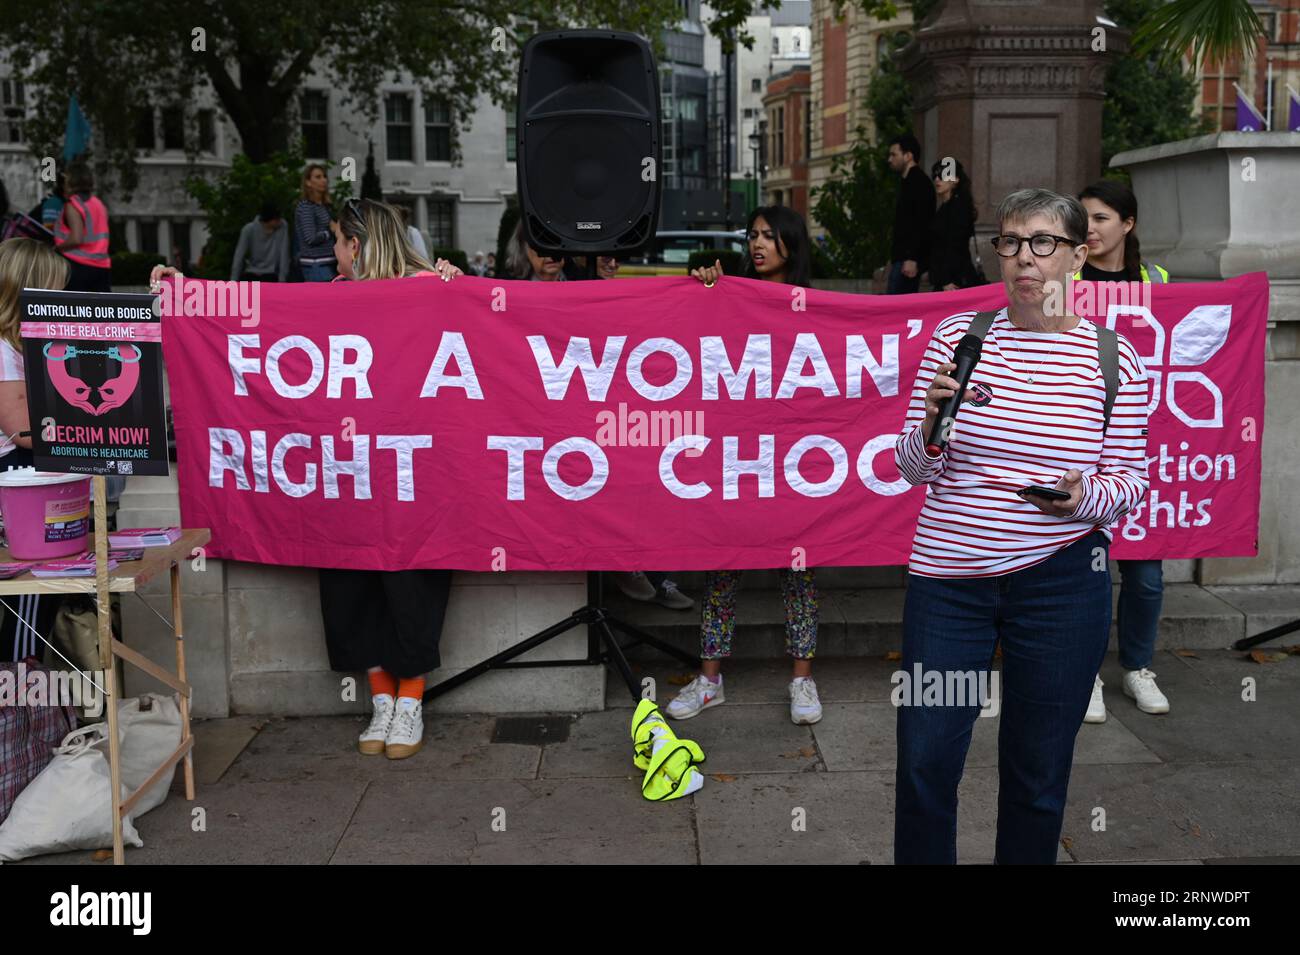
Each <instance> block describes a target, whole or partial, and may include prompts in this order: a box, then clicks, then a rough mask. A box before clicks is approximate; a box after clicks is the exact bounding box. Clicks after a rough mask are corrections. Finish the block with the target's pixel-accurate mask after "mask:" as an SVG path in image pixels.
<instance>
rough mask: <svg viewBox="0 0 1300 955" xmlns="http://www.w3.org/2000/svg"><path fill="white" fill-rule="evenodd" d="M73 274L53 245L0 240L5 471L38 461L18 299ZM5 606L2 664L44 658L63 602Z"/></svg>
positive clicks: (18, 600)
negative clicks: (44, 636)
mask: <svg viewBox="0 0 1300 955" xmlns="http://www.w3.org/2000/svg"><path fill="white" fill-rule="evenodd" d="M70 273H71V267H70V266H69V265H68V260H67V259H65V258H64V257H63V256H61V255H59V253H57V252H55V251H54V249H53V248H52V247H51V246H50V245H49V244H48V243H45V242H41V241H38V240H37V239H25V238H15V239H6V240H5V241H4V242H0V470H4V469H6V468H11V467H31V465H32V463H33V462H32V451H31V448H32V439H31V431H30V428H31V424H30V421H29V418H28V413H27V383H26V381H25V377H26V376H25V373H24V369H23V352H22V347H23V345H22V338H21V337H20V335H19V328H20V326H21V324H22V316H21V314H20V313H19V308H18V296H19V295H21V294H22V290H23V289H25V288H40V289H55V290H61V289H64V288H66V287H67V285H68V277H69V275H70ZM0 602H3V604H4V607H2V608H0V660H21V659H23V658H24V657H28V656H35V655H39V653H40V642H39V640H38V639H37V637H36V634H38V633H49V632H50V630H51V628H52V627H53V625H54V616H55V614H56V613H58V609H59V604H60V598H58V597H54V598H51V597H49V596H45V597H41V596H37V595H27V596H16V597H3V598H0Z"/></svg>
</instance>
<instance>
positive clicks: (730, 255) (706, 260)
mask: <svg viewBox="0 0 1300 955" xmlns="http://www.w3.org/2000/svg"><path fill="white" fill-rule="evenodd" d="M714 262H721V263H722V274H723V275H740V274H741V272H743V271H744V268H745V254H744V253H743V252H737V251H736V250H735V249H698V250H697V251H695V252H692V253H691V254H690V257H689V258H688V259H687V260H686V271H687V272H688V273H689V272H691V271H693V270H695V269H707V268H708V267H709V266H711V265H712V264H713V263H714Z"/></svg>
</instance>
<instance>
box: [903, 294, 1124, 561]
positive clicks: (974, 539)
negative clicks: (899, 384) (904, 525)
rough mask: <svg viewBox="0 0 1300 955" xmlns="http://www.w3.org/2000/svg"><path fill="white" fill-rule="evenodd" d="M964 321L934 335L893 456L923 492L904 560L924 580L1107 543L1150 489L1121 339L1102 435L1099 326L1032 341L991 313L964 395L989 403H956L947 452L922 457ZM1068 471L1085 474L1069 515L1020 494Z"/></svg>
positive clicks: (1031, 335)
mask: <svg viewBox="0 0 1300 955" xmlns="http://www.w3.org/2000/svg"><path fill="white" fill-rule="evenodd" d="M970 321H971V316H970V315H969V314H963V315H954V316H953V317H952V318H949V319H945V320H944V321H943V322H941V323H940V324H939V327H938V328H937V329H935V332H934V337H933V338H932V339H931V340H930V344H929V346H928V347H927V348H926V350H925V357H924V358H923V359H922V360H921V367H920V369H919V370H918V371H917V375H916V383H915V384H914V385H913V387H912V401H911V404H910V405H909V406H908V409H907V420H906V422H905V423H904V425H903V432H902V434H901V435H900V436H899V438H898V444H897V446H896V448H895V460H896V461H897V463H898V470H899V471H900V472H901V473H902V475H903V477H904V478H906V479H907V481H908V482H910V483H912V484H928V485H929V487H928V488H927V489H926V496H925V505H924V506H923V507H922V508H921V515H920V518H919V519H918V521H917V525H916V537H915V538H914V539H913V541H912V557H911V561H910V563H909V569H910V570H911V572H912V573H914V574H919V575H921V576H924V577H993V576H997V575H999V574H1007V573H1010V572H1012V571H1014V570H1020V569H1021V568H1023V567H1029V566H1032V565H1033V564H1037V563H1040V562H1042V561H1044V560H1046V559H1047V558H1049V557H1051V556H1052V555H1053V554H1055V553H1056V552H1057V551H1059V550H1061V549H1062V548H1063V547H1066V546H1068V545H1069V544H1072V543H1074V541H1076V540H1078V539H1079V538H1081V537H1084V536H1085V535H1087V534H1089V533H1091V532H1092V531H1093V530H1096V529H1098V528H1101V529H1102V530H1103V531H1104V532H1105V533H1106V535H1107V537H1109V536H1110V533H1109V531H1106V530H1105V529H1106V528H1107V527H1108V526H1109V525H1111V524H1113V523H1115V521H1117V520H1119V518H1120V517H1122V516H1123V515H1124V513H1125V512H1127V511H1128V510H1129V509H1130V508H1132V507H1134V506H1135V505H1136V504H1137V503H1138V502H1139V501H1141V500H1142V497H1143V495H1145V494H1146V491H1147V460H1146V443H1147V439H1146V427H1147V401H1148V398H1147V373H1146V368H1144V367H1143V365H1142V359H1141V358H1139V357H1138V354H1137V352H1136V351H1135V350H1134V348H1133V346H1132V345H1131V344H1129V342H1128V340H1127V339H1125V338H1124V337H1123V336H1122V335H1121V336H1120V337H1119V391H1118V393H1117V394H1116V396H1115V405H1114V407H1113V408H1112V409H1111V416H1110V425H1109V427H1107V428H1106V429H1105V435H1104V436H1103V434H1102V423H1103V421H1104V417H1105V405H1106V383H1105V381H1104V379H1103V378H1102V374H1101V365H1100V363H1099V361H1098V358H1097V328H1096V326H1095V325H1093V323H1092V322H1090V321H1088V320H1086V319H1080V320H1079V323H1078V325H1076V326H1075V327H1074V328H1072V329H1070V330H1069V331H1068V332H1031V331H1025V330H1023V329H1020V328H1017V327H1016V326H1015V325H1013V324H1012V323H1011V321H1010V320H1009V319H1008V318H1007V311H1006V309H1005V308H1004V309H1002V311H1000V312H998V314H997V317H996V318H995V319H994V320H993V324H992V326H991V327H990V328H989V332H988V335H986V336H985V338H984V348H983V351H982V353H981V355H980V360H979V363H978V364H977V365H976V366H975V371H974V373H973V374H972V375H971V387H974V386H975V385H981V386H983V389H984V391H985V394H984V395H981V398H980V399H979V400H980V404H978V405H977V404H975V403H974V402H970V401H968V402H965V403H963V404H962V406H961V410H960V411H959V412H958V413H957V417H956V419H955V421H954V424H953V426H952V431H951V435H950V438H949V442H948V446H947V447H946V448H945V450H944V452H943V453H942V454H940V455H939V457H937V458H932V457H930V456H929V455H927V454H926V452H925V435H923V434H922V433H921V431H922V423H923V422H924V420H925V392H926V390H927V389H928V388H929V386H930V383H931V382H932V381H933V380H934V376H935V372H936V369H937V368H938V366H939V365H941V364H943V363H945V362H950V361H952V356H953V352H954V350H955V349H956V347H957V343H958V342H959V341H961V339H962V336H964V335H965V334H966V330H967V328H968V326H969V325H970ZM1031 377H1032V378H1033V379H1034V380H1033V382H1032V383H1030V381H1029V379H1030V378H1031ZM986 397H987V398H989V400H988V401H987V402H985V401H984V398H986ZM1070 468H1077V469H1078V470H1079V471H1080V472H1082V474H1083V498H1082V499H1081V500H1080V502H1079V506H1078V508H1077V509H1076V510H1075V512H1074V514H1073V515H1072V516H1071V517H1065V518H1063V517H1053V516H1051V515H1048V514H1044V513H1043V512H1042V511H1040V510H1038V508H1036V507H1034V506H1033V505H1032V504H1030V503H1029V502H1028V501H1023V500H1021V499H1020V498H1019V497H1017V496H1016V491H1018V490H1019V489H1021V488H1023V487H1026V486H1027V485H1030V484H1039V485H1043V486H1045V487H1055V486H1056V482H1057V481H1058V480H1060V478H1061V476H1062V475H1063V474H1064V473H1065V472H1066V471H1067V470H1068V469H1070Z"/></svg>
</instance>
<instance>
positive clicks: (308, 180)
mask: <svg viewBox="0 0 1300 955" xmlns="http://www.w3.org/2000/svg"><path fill="white" fill-rule="evenodd" d="M329 202H330V189H329V179H328V178H326V176H325V167H324V166H322V165H320V164H319V163H312V164H311V165H309V166H308V167H307V168H306V169H304V170H303V173H302V199H301V201H299V203H298V205H297V207H296V208H295V209H294V214H293V227H294V230H295V233H296V237H297V240H298V264H299V265H300V266H301V267H302V277H303V280H304V281H307V282H332V281H334V276H335V275H337V274H338V263H337V262H335V260H334V233H333V231H332V230H331V229H330V206H329Z"/></svg>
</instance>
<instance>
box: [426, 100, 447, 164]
mask: <svg viewBox="0 0 1300 955" xmlns="http://www.w3.org/2000/svg"><path fill="white" fill-rule="evenodd" d="M424 161H425V162H450V161H451V103H449V102H448V101H447V100H446V99H445V98H444V97H441V96H431V97H429V98H428V99H426V100H425V101H424Z"/></svg>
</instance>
